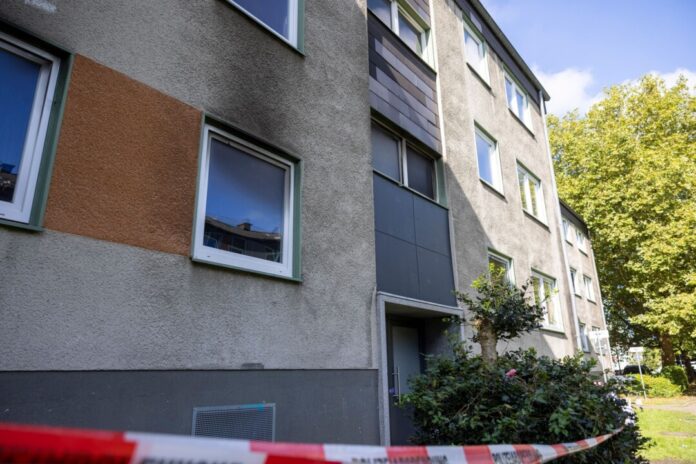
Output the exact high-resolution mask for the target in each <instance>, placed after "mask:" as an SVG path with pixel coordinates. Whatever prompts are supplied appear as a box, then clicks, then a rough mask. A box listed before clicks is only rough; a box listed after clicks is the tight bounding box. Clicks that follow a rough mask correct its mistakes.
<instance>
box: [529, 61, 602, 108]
mask: <svg viewBox="0 0 696 464" xmlns="http://www.w3.org/2000/svg"><path fill="white" fill-rule="evenodd" d="M532 70H533V72H534V74H535V75H536V76H537V77H538V78H539V80H540V81H541V84H542V85H543V86H544V88H545V89H546V91H547V92H548V93H549V95H551V101H549V102H548V109H549V112H550V113H553V114H556V115H559V116H561V115H563V114H565V113H567V112H568V111H571V110H573V109H575V108H578V109H579V110H580V113H582V114H584V113H586V112H587V110H588V109H589V107H590V106H591V105H592V104H593V103H595V102H597V101H598V100H599V99H600V98H601V94H597V93H592V92H591V91H590V87H591V86H592V83H593V82H594V76H593V75H592V72H591V71H589V70H581V69H575V68H567V69H564V70H563V71H560V72H557V73H545V72H544V71H542V70H541V69H539V68H538V67H536V66H534V67H533V69H532Z"/></svg>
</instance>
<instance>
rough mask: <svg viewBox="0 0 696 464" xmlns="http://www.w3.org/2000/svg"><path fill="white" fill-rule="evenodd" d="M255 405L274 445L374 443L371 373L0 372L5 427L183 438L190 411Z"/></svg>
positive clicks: (188, 428)
mask: <svg viewBox="0 0 696 464" xmlns="http://www.w3.org/2000/svg"><path fill="white" fill-rule="evenodd" d="M310 342H311V341H310ZM260 402H266V403H275V404H276V440H278V441H302V442H319V443H321V442H324V443H364V444H377V443H379V428H378V427H379V418H378V402H377V371H376V370H367V369H366V370H287V371H284V370H273V371H271V370H268V371H266V370H250V371H85V372H74V371H73V372H70V371H68V372H3V373H0V421H4V422H18V423H29V424H45V425H59V426H67V427H87V428H96V429H108V430H131V431H142V432H160V433H174V434H183V435H190V434H191V419H192V413H193V408H194V407H197V406H216V405H234V404H250V403H260Z"/></svg>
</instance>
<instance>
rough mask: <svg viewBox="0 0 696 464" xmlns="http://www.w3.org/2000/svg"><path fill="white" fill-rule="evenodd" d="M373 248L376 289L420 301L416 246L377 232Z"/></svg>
mask: <svg viewBox="0 0 696 464" xmlns="http://www.w3.org/2000/svg"><path fill="white" fill-rule="evenodd" d="M375 248H376V255H377V256H376V259H377V288H378V289H379V290H381V291H383V292H387V293H393V294H394V295H401V296H408V297H411V298H419V299H420V292H419V290H418V289H419V284H418V252H417V249H416V246H415V245H414V244H413V243H409V242H404V241H403V240H401V239H398V238H396V237H392V236H391V235H387V234H385V233H382V232H379V231H377V232H375Z"/></svg>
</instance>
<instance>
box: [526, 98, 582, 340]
mask: <svg viewBox="0 0 696 464" xmlns="http://www.w3.org/2000/svg"><path fill="white" fill-rule="evenodd" d="M539 107H540V108H541V119H542V122H543V123H544V124H543V126H544V142H546V152H547V154H548V156H549V166H550V167H551V188H552V189H553V196H554V204H555V207H556V216H557V217H558V223H557V227H558V236H559V237H560V243H561V252H562V253H563V267H565V271H566V281H567V282H568V285H567V286H566V287H567V288H568V290H570V288H571V285H572V284H571V282H572V277H571V275H570V266H569V265H568V253H567V252H566V247H565V243H563V242H564V237H563V225H562V224H563V221H562V217H563V216H562V215H561V202H560V200H559V198H558V188H557V187H556V174H555V172H554V170H553V156H552V155H551V144H550V142H549V134H548V131H547V129H546V103H545V102H544V95H543V93H542V92H541V90H539ZM595 275H596V274H595ZM570 307H571V310H572V313H573V325H574V326H575V350H576V351H580V350H582V340H581V339H580V337H581V335H580V322H579V321H578V311H577V308H576V306H575V296H574V295H573V294H572V292H570Z"/></svg>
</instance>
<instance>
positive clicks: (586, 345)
mask: <svg viewBox="0 0 696 464" xmlns="http://www.w3.org/2000/svg"><path fill="white" fill-rule="evenodd" d="M578 325H579V326H580V343H582V351H584V352H585V353H589V352H590V340H589V339H588V337H587V325H585V324H584V323H582V322H578Z"/></svg>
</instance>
